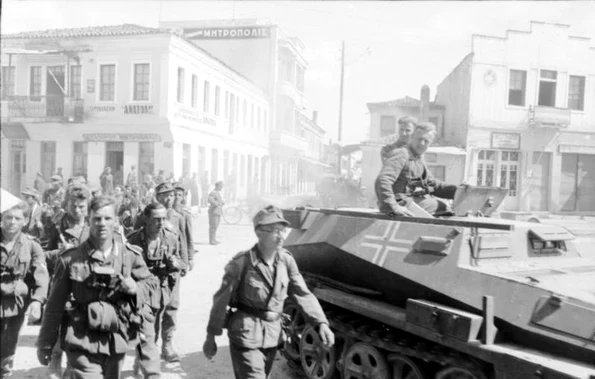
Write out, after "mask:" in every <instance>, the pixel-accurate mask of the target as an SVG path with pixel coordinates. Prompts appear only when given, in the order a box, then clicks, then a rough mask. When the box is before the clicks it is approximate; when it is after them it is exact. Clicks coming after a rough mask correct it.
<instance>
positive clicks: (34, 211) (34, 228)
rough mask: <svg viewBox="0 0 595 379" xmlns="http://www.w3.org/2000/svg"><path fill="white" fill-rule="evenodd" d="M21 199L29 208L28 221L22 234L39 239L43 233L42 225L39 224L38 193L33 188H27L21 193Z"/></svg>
mask: <svg viewBox="0 0 595 379" xmlns="http://www.w3.org/2000/svg"><path fill="white" fill-rule="evenodd" d="M21 195H23V199H24V200H25V202H26V203H27V205H28V206H29V210H30V215H29V220H28V221H27V223H26V224H25V227H24V228H23V232H25V233H27V234H29V235H30V236H32V237H35V238H37V239H39V238H41V235H42V232H43V224H42V223H41V213H42V209H41V204H39V191H37V190H36V189H35V188H32V187H27V188H25V189H24V190H23V191H21Z"/></svg>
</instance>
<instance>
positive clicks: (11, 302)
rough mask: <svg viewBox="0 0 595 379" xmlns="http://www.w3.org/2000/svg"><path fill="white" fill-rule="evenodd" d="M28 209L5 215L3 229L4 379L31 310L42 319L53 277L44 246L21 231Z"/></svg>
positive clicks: (0, 309)
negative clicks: (47, 266) (42, 311)
mask: <svg viewBox="0 0 595 379" xmlns="http://www.w3.org/2000/svg"><path fill="white" fill-rule="evenodd" d="M28 213H29V210H28V206H27V204H26V203H24V202H22V203H20V204H18V205H16V206H14V207H12V208H10V209H8V210H6V211H4V212H2V227H1V230H0V234H1V236H0V237H1V242H0V295H1V299H0V300H1V301H0V370H1V374H2V376H1V377H2V379H4V378H7V377H8V376H9V375H10V373H11V372H12V365H13V361H14V355H15V352H16V348H17V343H18V339H19V332H20V331H21V327H22V326H23V322H24V321H25V312H26V310H27V307H29V308H30V318H31V321H36V320H39V318H40V317H41V306H42V304H43V303H44V302H45V300H46V297H47V292H48V285H49V275H48V271H47V268H46V265H45V257H44V255H43V251H42V249H41V246H39V244H38V243H37V242H35V241H34V240H33V238H32V237H31V236H29V235H27V234H25V233H23V232H22V231H21V230H22V229H23V226H24V225H25V223H26V222H27V217H28Z"/></svg>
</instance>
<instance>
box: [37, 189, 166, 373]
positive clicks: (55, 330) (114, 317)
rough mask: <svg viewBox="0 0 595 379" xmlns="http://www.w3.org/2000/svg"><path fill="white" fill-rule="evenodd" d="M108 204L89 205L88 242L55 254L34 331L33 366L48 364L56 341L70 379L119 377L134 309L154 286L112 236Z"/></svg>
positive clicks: (133, 331)
mask: <svg viewBox="0 0 595 379" xmlns="http://www.w3.org/2000/svg"><path fill="white" fill-rule="evenodd" d="M114 206H115V201H114V199H112V198H110V197H100V198H97V199H93V201H91V204H90V206H89V209H90V215H89V224H90V230H89V234H90V235H89V238H88V239H87V240H86V241H84V242H83V243H82V244H81V245H80V246H78V247H75V248H72V249H70V250H67V251H65V252H64V253H62V254H61V255H60V256H59V258H58V261H57V265H56V270H55V272H54V277H53V279H52V288H51V291H50V295H49V298H48V302H47V306H46V310H45V315H44V317H43V321H42V324H41V330H40V332H39V337H38V341H37V357H38V359H39V362H40V363H41V364H42V365H47V364H48V363H49V361H50V357H51V354H52V349H53V347H54V346H55V344H56V341H58V338H60V340H61V343H62V346H63V347H64V350H65V351H66V356H67V358H68V364H69V367H70V370H71V373H72V375H73V376H74V377H75V378H81V379H86V378H104V377H105V378H114V379H119V378H120V375H121V369H122V364H123V360H124V356H125V353H126V350H127V347H128V344H129V343H134V342H135V341H136V340H137V337H138V335H137V334H138V333H137V332H138V330H139V329H140V325H141V323H142V318H141V317H140V315H139V308H141V307H142V305H143V304H144V303H145V302H146V301H148V299H150V293H151V292H152V291H156V290H157V288H158V286H159V283H158V280H157V278H155V277H154V276H153V275H152V274H151V272H150V271H149V269H148V268H147V265H146V264H145V261H144V260H143V257H142V252H141V250H140V249H139V248H138V247H135V246H133V245H130V244H128V243H123V242H122V239H121V238H119V237H116V235H115V234H114V229H115V227H116V224H117V218H116V210H115V209H114ZM60 325H63V328H62V331H61V332H59V330H60Z"/></svg>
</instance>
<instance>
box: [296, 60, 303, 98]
mask: <svg viewBox="0 0 595 379" xmlns="http://www.w3.org/2000/svg"><path fill="white" fill-rule="evenodd" d="M296 86H297V89H298V90H299V91H300V92H304V69H303V68H302V67H301V66H298V68H297V83H296Z"/></svg>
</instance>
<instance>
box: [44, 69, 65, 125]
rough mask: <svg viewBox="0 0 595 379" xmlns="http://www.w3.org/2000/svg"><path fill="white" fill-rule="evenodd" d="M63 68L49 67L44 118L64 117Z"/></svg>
mask: <svg viewBox="0 0 595 379" xmlns="http://www.w3.org/2000/svg"><path fill="white" fill-rule="evenodd" d="M64 85H65V80H64V66H49V67H48V72H47V75H46V95H47V97H46V100H45V102H46V103H45V108H46V116H51V117H61V116H64V92H65V87H64Z"/></svg>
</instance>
